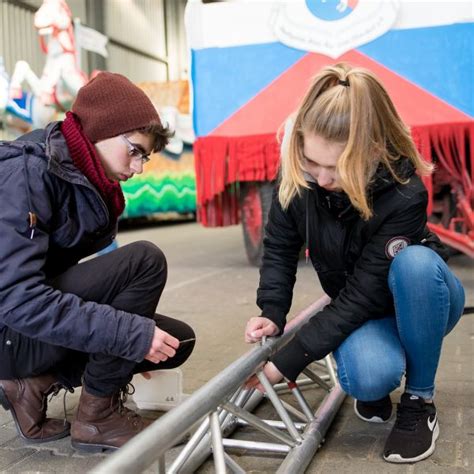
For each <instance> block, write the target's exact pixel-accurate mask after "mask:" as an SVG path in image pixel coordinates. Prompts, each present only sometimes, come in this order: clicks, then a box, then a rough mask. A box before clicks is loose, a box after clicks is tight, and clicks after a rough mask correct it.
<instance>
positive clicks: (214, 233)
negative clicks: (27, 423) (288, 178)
mask: <svg viewBox="0 0 474 474" xmlns="http://www.w3.org/2000/svg"><path fill="white" fill-rule="evenodd" d="M137 240H149V241H152V242H154V243H156V244H157V245H158V246H160V247H161V248H162V250H163V251H164V253H165V254H166V256H167V259H168V264H169V278H168V284H167V287H166V289H165V291H164V293H163V296H162V299H161V301H160V304H159V311H160V313H163V314H167V315H169V316H172V317H175V318H179V319H182V320H184V321H186V322H188V323H189V324H191V325H192V326H193V327H194V329H195V331H196V334H197V344H196V348H195V350H194V353H193V355H192V356H191V358H190V360H189V361H188V362H187V363H186V364H185V365H184V366H183V367H182V372H183V377H184V391H185V392H186V393H192V392H193V391H195V390H196V389H197V388H199V387H201V386H202V385H203V384H204V383H206V382H207V381H208V380H209V379H211V378H212V377H213V376H214V375H216V374H217V373H218V372H219V371H221V370H222V369H223V368H225V367H226V366H227V365H229V364H230V363H231V362H233V361H234V360H235V359H236V358H238V357H239V356H241V355H242V354H243V353H245V352H246V351H247V350H249V346H248V345H247V344H245V343H244V341H243V337H242V335H243V330H244V326H245V323H246V321H247V319H248V318H249V317H251V316H254V315H257V314H258V308H257V307H256V305H255V291H256V288H257V284H258V270H257V269H256V268H254V267H251V266H249V265H248V263H247V260H246V256H245V252H244V248H243V242H242V236H241V229H240V227H226V228H221V229H206V228H203V227H201V226H200V225H199V224H196V223H184V224H172V225H165V226H154V227H149V228H146V229H141V230H134V231H127V232H121V233H120V234H119V236H118V242H119V244H120V245H121V246H123V245H126V244H127V243H130V242H133V241H137ZM450 264H451V267H452V268H453V270H454V271H455V273H456V274H457V275H458V276H459V277H460V278H461V280H462V281H463V283H464V285H465V288H466V293H467V305H470V306H472V305H474V291H473V290H474V272H473V262H472V261H471V260H469V259H468V258H467V257H464V256H462V255H460V256H456V257H454V258H452V260H451V261H450ZM321 295H322V290H321V287H320V285H319V283H318V280H317V277H316V274H315V273H314V271H313V270H312V268H311V266H310V265H306V264H305V263H304V262H300V266H299V269H298V279H297V284H296V287H295V297H294V303H293V309H292V312H291V313H292V314H296V313H297V312H298V311H299V310H301V309H303V308H305V307H306V306H308V305H309V304H311V303H312V302H313V301H314V300H316V299H317V298H319V297H320V296H321ZM473 345H474V315H470V316H465V317H464V318H462V320H461V322H460V323H459V324H458V325H457V327H456V328H455V330H454V331H453V332H452V333H451V334H450V335H449V336H448V337H447V338H446V340H445V344H444V349H443V357H442V360H441V364H440V369H439V372H438V381H437V387H438V392H437V397H436V403H437V407H438V411H439V418H440V423H441V436H440V439H439V440H438V444H437V450H436V452H435V454H434V455H433V456H431V457H430V458H429V459H428V460H426V461H423V462H420V463H418V464H415V465H403V466H396V465H390V464H387V463H385V462H384V461H383V460H382V459H381V457H380V453H381V450H382V448H383V443H384V440H385V438H386V436H387V434H388V433H389V431H390V427H391V423H389V424H385V425H372V424H367V423H364V422H363V421H361V420H359V419H357V418H356V417H355V416H354V414H353V411H352V400H351V399H349V398H347V399H346V401H345V402H344V405H343V407H342V409H341V411H340V412H339V414H338V415H337V417H336V419H335V422H334V424H333V426H332V427H331V429H330V431H329V433H328V436H327V440H326V443H325V444H324V445H323V447H322V448H321V450H320V451H319V452H318V453H317V455H316V456H315V458H314V460H313V462H312V463H311V465H310V467H309V469H308V472H310V473H320V472H321V473H322V472H327V471H333V472H336V473H345V472H351V473H359V472H360V473H362V472H364V473H372V472H374V473H375V472H377V473H380V472H406V473H412V472H416V473H421V472H433V473H435V472H439V473H448V472H449V473H451V472H473V465H474V449H473V448H474V439H473V435H474V430H473V422H474V407H473V405H474V377H473V373H474V370H473V369H474V347H473ZM318 396H319V395H318V394H309V397H310V398H313V399H314V398H315V399H317V397H318ZM77 397H78V394H77V393H76V394H74V395H72V396H69V397H68V399H67V407H68V418H69V417H70V416H72V413H73V411H74V409H75V405H76V403H77ZM398 397H399V393H395V396H394V397H393V399H394V402H396V401H398ZM259 410H262V411H263V412H264V413H266V412H268V413H270V411H271V410H270V407H269V406H268V405H265V404H264V405H262V407H261V408H259ZM50 411H51V413H52V415H53V416H54V415H56V416H60V415H61V413H62V402H61V401H59V400H58V401H55V402H54V403H53V404H52V406H51V410H50ZM146 416H149V417H157V416H159V414H158V413H156V412H150V413H147V414H146ZM270 416H271V415H270ZM238 436H240V435H238ZM101 460H102V456H98V455H95V456H88V455H84V454H81V453H77V452H75V451H74V450H73V449H72V448H71V447H70V445H69V438H66V439H64V440H60V441H57V442H54V443H47V444H43V445H37V446H35V445H26V444H24V443H23V442H22V441H21V440H20V438H19V437H18V436H17V434H16V431H15V427H14V425H13V422H12V420H11V417H10V414H9V413H8V412H5V411H3V409H2V408H0V472H8V473H20V472H21V473H26V472H58V473H60V472H61V473H62V472H69V473H72V472H85V471H87V470H89V469H91V468H92V467H93V466H95V465H97V463H99V462H100V461H101ZM239 462H240V464H241V465H242V466H243V467H244V468H245V469H246V470H247V471H248V472H262V473H267V472H268V473H270V472H275V470H276V468H277V466H278V463H277V462H276V461H275V460H274V459H272V458H269V457H258V458H257V457H251V456H240V457H239ZM150 472H152V471H151V470H150ZM200 472H213V468H212V464H211V463H207V464H206V465H204V466H203V467H202V469H201V470H200Z"/></svg>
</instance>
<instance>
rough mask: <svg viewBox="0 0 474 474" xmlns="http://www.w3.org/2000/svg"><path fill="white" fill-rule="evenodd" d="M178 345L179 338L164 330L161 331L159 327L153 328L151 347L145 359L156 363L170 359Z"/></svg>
mask: <svg viewBox="0 0 474 474" xmlns="http://www.w3.org/2000/svg"><path fill="white" fill-rule="evenodd" d="M178 347H179V340H178V339H176V338H175V337H173V336H172V335H171V334H168V333H167V332H166V331H162V330H161V329H159V328H155V334H154V335H153V340H152V341H151V347H150V350H149V351H148V354H147V355H146V356H145V359H146V360H149V361H150V362H153V363H154V364H158V363H160V362H164V361H165V360H168V359H170V358H171V357H174V356H175V355H176V349H177V348H178Z"/></svg>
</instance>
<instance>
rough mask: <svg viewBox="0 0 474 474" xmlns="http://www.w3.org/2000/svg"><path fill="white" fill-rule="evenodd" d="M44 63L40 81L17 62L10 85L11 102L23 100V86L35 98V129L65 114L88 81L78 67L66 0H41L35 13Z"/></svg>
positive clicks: (28, 69)
mask: <svg viewBox="0 0 474 474" xmlns="http://www.w3.org/2000/svg"><path fill="white" fill-rule="evenodd" d="M34 25H35V28H36V29H37V30H38V34H39V39H40V45H41V49H42V51H43V52H44V53H45V54H46V63H45V66H44V68H43V73H42V75H41V78H38V77H37V76H36V74H35V73H34V72H33V71H32V69H31V68H30V65H29V64H28V63H27V62H26V61H18V62H17V63H16V65H15V70H14V72H13V75H12V77H11V82H10V98H11V99H18V98H20V97H21V96H22V94H23V91H22V85H23V82H26V83H27V84H28V86H29V88H30V89H31V92H32V93H33V95H34V98H35V100H34V104H33V110H32V122H33V126H34V127H35V128H41V127H44V126H45V125H46V124H47V123H48V122H50V121H51V120H54V117H55V115H56V113H57V112H58V111H60V112H64V111H66V110H68V109H69V108H70V106H71V104H72V102H73V100H74V97H75V96H76V94H77V91H78V90H79V88H80V87H82V86H83V85H84V84H85V83H86V82H87V78H86V76H85V74H84V73H83V72H81V70H80V69H79V67H78V62H77V51H76V47H75V39H74V31H73V22H72V15H71V10H70V9H69V7H68V5H67V3H66V2H65V0H43V3H42V5H41V7H40V8H39V9H38V11H37V12H36V13H35V17H34Z"/></svg>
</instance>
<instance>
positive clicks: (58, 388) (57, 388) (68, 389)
mask: <svg viewBox="0 0 474 474" xmlns="http://www.w3.org/2000/svg"><path fill="white" fill-rule="evenodd" d="M50 390H51V392H49V393H48V394H45V395H46V396H45V397H44V398H43V406H42V409H41V411H42V413H43V416H44V417H46V410H47V404H46V403H45V402H46V400H47V401H48V403H51V400H52V399H53V398H54V397H56V396H57V395H58V394H59V392H60V391H61V390H64V394H63V411H64V418H63V422H64V425H66V423H67V414H66V396H67V394H68V393H74V389H73V388H72V387H66V386H65V385H62V384H60V383H55V384H53V385H52V387H51V389H50ZM48 396H49V398H48Z"/></svg>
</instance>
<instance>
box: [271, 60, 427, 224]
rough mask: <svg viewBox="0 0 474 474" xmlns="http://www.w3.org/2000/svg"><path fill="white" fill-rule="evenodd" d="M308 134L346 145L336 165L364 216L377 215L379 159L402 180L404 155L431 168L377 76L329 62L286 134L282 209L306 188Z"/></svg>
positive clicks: (417, 164)
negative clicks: (372, 199) (398, 167)
mask: <svg viewBox="0 0 474 474" xmlns="http://www.w3.org/2000/svg"><path fill="white" fill-rule="evenodd" d="M305 134H314V135H318V136H320V137H322V138H324V139H325V140H327V141H334V142H339V143H345V144H346V147H345V149H344V151H343V153H342V155H341V156H340V158H339V159H338V161H337V166H336V171H337V173H338V176H339V178H338V179H339V183H340V185H341V187H342V189H343V191H344V192H345V193H346V194H347V195H348V197H349V199H350V201H351V203H352V205H353V206H354V207H355V208H356V209H357V210H358V211H359V213H360V215H361V216H362V218H363V219H366V220H367V219H369V218H370V217H372V214H373V212H372V209H371V206H370V203H369V198H368V195H367V189H368V186H369V184H370V182H371V180H372V178H373V176H374V173H375V170H376V169H377V166H378V165H379V164H380V163H383V164H384V165H385V166H386V167H387V168H388V169H389V170H390V172H391V174H392V175H393V177H394V179H396V180H397V181H399V182H401V183H402V182H403V180H402V178H400V177H399V176H397V174H396V173H395V171H394V168H393V164H394V162H395V161H397V160H399V159H400V157H408V158H409V159H410V160H411V162H412V163H413V165H414V166H415V168H416V169H417V171H418V172H419V173H420V174H422V175H423V174H429V173H431V172H432V169H433V166H432V165H431V164H430V163H427V162H425V161H423V159H422V158H421V156H420V155H419V153H418V151H417V149H416V147H415V144H414V143H413V140H412V138H411V135H410V131H409V129H408V127H407V126H406V125H405V124H404V123H403V121H402V120H401V118H400V116H399V115H398V113H397V111H396V109H395V106H394V105H393V102H392V100H391V99H390V97H389V95H388V93H387V91H386V90H385V88H384V87H383V85H382V84H381V82H380V81H379V79H377V77H376V76H375V75H374V74H373V73H372V72H370V71H369V70H367V69H363V68H359V67H352V66H350V65H348V64H346V63H339V64H335V65H333V66H327V67H325V68H323V69H322V70H321V71H320V72H319V73H318V74H317V75H316V77H315V78H314V80H313V83H312V85H311V87H310V88H309V90H308V92H307V93H306V95H305V97H304V98H303V102H302V103H301V105H300V107H299V109H298V111H297V112H296V114H295V116H294V123H293V128H292V130H291V135H290V137H289V140H288V137H285V140H284V141H285V142H286V144H283V145H284V146H282V157H281V175H280V189H279V200H280V203H281V205H282V207H283V208H284V209H287V208H288V206H289V204H290V202H291V200H292V199H293V198H294V197H295V196H296V195H301V194H302V191H303V189H304V188H307V187H308V184H307V182H306V180H305V178H304V176H303V172H304V166H303V163H304V161H303V146H304V135H305Z"/></svg>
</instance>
